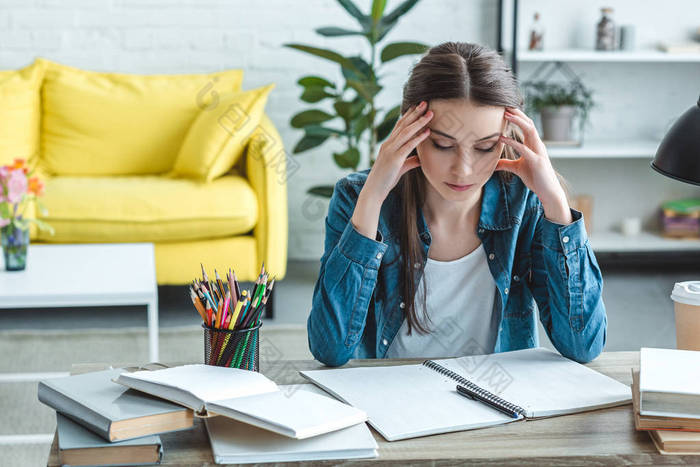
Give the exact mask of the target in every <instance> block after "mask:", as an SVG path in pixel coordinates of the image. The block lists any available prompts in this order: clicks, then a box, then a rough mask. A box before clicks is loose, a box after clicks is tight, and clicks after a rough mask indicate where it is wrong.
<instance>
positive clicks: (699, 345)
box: [671, 281, 700, 350]
mask: <svg viewBox="0 0 700 467" xmlns="http://www.w3.org/2000/svg"><path fill="white" fill-rule="evenodd" d="M671 299H672V300H673V303H674V309H675V313H676V347H677V348H679V349H683V350H700V281H686V282H676V285H674V286H673V292H671Z"/></svg>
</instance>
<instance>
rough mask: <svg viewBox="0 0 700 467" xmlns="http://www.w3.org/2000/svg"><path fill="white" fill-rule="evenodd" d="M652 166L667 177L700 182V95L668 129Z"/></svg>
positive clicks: (694, 182)
mask: <svg viewBox="0 0 700 467" xmlns="http://www.w3.org/2000/svg"><path fill="white" fill-rule="evenodd" d="M651 167H652V168H653V169H654V170H656V171H657V172H659V173H661V174H663V175H666V176H667V177H671V178H675V179H676V180H680V181H682V182H686V183H692V184H695V185H700V98H698V102H697V104H696V105H694V106H693V107H691V108H689V109H688V110H686V111H685V112H684V113H683V115H681V116H680V118H679V119H678V120H677V121H676V122H675V123H674V124H673V126H672V127H671V129H670V130H669V131H668V133H666V136H664V139H663V140H662V141H661V144H660V145H659V149H657V150H656V156H655V157H654V160H653V161H652V162H651Z"/></svg>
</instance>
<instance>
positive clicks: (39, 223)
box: [29, 219, 56, 235]
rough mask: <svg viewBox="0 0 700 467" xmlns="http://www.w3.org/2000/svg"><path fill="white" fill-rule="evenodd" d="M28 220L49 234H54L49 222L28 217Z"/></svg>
mask: <svg viewBox="0 0 700 467" xmlns="http://www.w3.org/2000/svg"><path fill="white" fill-rule="evenodd" d="M29 221H30V222H34V223H35V224H36V226H37V227H39V229H41V230H47V231H48V232H49V233H50V234H51V235H54V234H55V233H56V231H55V230H54V228H53V227H51V226H50V225H49V224H47V223H46V222H44V221H42V220H40V219H29Z"/></svg>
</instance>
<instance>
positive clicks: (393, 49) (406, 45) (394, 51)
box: [380, 42, 430, 63]
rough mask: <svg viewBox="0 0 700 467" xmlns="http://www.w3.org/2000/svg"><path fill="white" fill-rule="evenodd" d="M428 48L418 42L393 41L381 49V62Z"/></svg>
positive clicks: (419, 52)
mask: <svg viewBox="0 0 700 467" xmlns="http://www.w3.org/2000/svg"><path fill="white" fill-rule="evenodd" d="M429 48H430V47H429V46H427V45H425V44H421V43H418V42H394V43H391V44H388V45H387V46H386V47H384V49H382V53H381V55H380V58H381V59H382V63H386V62H388V61H390V60H393V59H395V58H398V57H401V56H403V55H413V54H422V53H424V52H426V51H427V50H428V49H429Z"/></svg>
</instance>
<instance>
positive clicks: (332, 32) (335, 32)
mask: <svg viewBox="0 0 700 467" xmlns="http://www.w3.org/2000/svg"><path fill="white" fill-rule="evenodd" d="M316 32H317V33H319V34H320V35H322V36H326V37H339V36H362V35H364V34H365V33H364V31H352V30H350V29H344V28H339V27H336V26H327V27H324V28H317V29H316Z"/></svg>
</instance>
